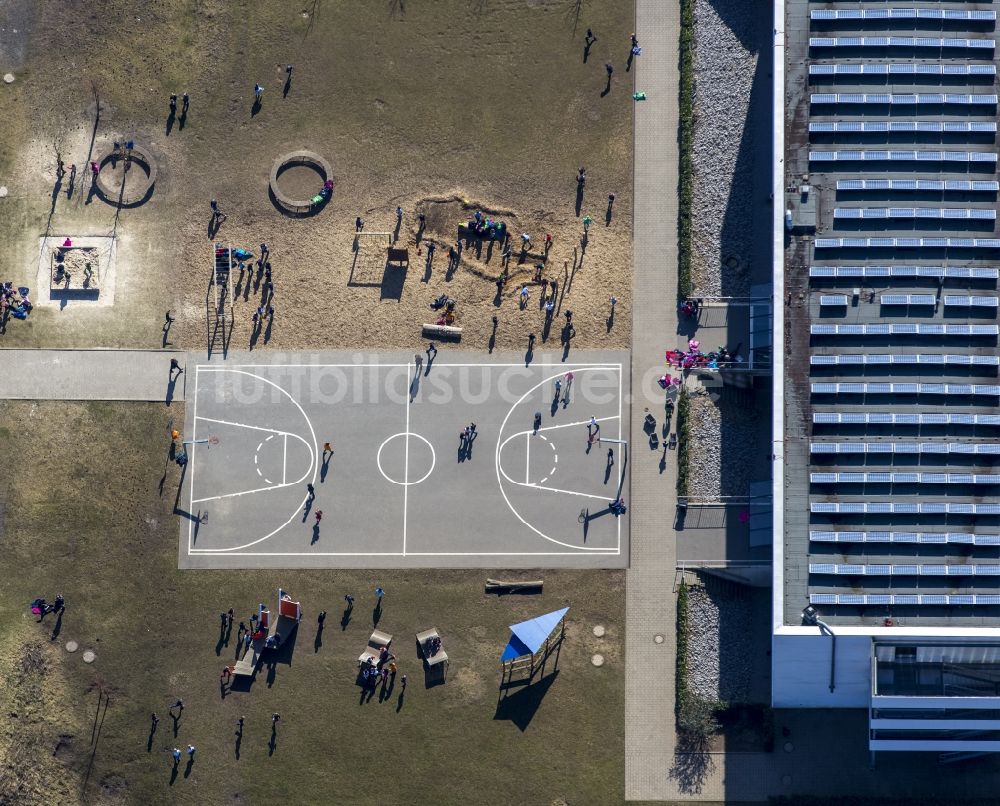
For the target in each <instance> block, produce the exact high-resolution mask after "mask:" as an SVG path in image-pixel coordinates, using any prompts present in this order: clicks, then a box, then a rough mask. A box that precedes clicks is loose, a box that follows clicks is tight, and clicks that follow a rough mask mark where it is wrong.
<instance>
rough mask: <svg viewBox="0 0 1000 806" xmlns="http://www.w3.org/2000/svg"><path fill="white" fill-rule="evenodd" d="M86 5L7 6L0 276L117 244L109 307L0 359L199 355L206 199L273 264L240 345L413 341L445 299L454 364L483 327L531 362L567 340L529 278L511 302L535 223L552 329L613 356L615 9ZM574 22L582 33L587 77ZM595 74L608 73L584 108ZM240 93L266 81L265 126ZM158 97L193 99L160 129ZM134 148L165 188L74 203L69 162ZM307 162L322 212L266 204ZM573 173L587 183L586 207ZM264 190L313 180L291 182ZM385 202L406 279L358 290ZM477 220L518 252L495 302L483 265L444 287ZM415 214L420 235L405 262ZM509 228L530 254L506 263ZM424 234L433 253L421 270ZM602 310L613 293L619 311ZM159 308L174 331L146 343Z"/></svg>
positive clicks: (80, 311) (616, 329) (25, 338)
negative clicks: (480, 215) (268, 309)
mask: <svg viewBox="0 0 1000 806" xmlns="http://www.w3.org/2000/svg"><path fill="white" fill-rule="evenodd" d="M88 9H89V13H87V14H82V15H81V13H80V12H79V9H76V8H74V7H73V6H72V4H69V3H67V2H60V1H58V0H52V2H48V3H45V4H44V11H45V13H44V14H43V13H41V10H40V8H35V7H34V6H33V5H32V4H27V3H14V4H12V5H11V6H9V7H8V8H7V9H5V10H4V11H3V12H0V14H6V15H7V19H6V20H4V22H5V24H6V25H7V26H8V27H9V28H10V29H14V28H16V29H17V30H18V34H16V35H12V40H11V44H10V46H9V47H7V48H6V49H5V50H4V51H2V59H3V60H4V63H2V64H0V67H3V68H4V69H5V70H6V69H10V70H12V71H13V72H14V74H15V76H16V77H17V80H16V81H15V83H13V84H11V85H2V87H0V115H2V117H3V119H4V121H5V133H4V136H3V137H2V142H0V184H4V185H6V186H7V187H8V188H9V191H10V194H9V195H8V196H7V197H6V198H4V199H2V200H0V205H2V214H0V237H2V238H3V240H4V242H5V243H6V244H8V246H7V247H6V248H5V250H4V252H3V254H2V255H0V275H2V276H3V278H4V279H8V278H9V279H13V280H15V281H16V283H15V284H25V285H29V286H30V285H32V284H33V283H34V281H35V273H34V267H35V266H36V265H37V254H38V248H39V237H40V236H42V235H45V234H48V235H53V236H55V235H58V236H74V237H83V236H88V235H90V236H93V235H102V236H107V235H114V236H115V238H116V239H117V249H118V283H117V287H116V290H115V298H114V304H113V305H112V306H110V307H105V306H103V305H102V306H94V305H88V304H87V303H86V302H85V301H82V302H74V301H71V302H69V303H67V304H66V305H64V306H60V307H53V308H51V309H45V310H37V311H36V312H35V313H34V314H33V315H32V316H31V318H30V319H29V320H28V321H27V322H17V323H13V324H12V325H11V326H9V327H8V328H7V332H6V333H5V334H4V343H5V344H6V345H8V346H15V345H67V346H69V345H101V346H117V345H127V346H146V347H155V346H160V345H161V344H162V343H164V342H169V343H170V344H172V345H175V346H178V347H183V348H186V349H191V350H203V349H205V348H206V345H207V332H208V331H207V327H206V325H207V310H206V301H207V299H208V281H209V277H210V274H211V266H212V262H211V255H212V240H211V239H210V238H209V236H208V225H209V219H210V211H209V200H210V199H212V198H216V199H218V200H219V204H220V206H221V208H222V209H223V210H224V211H225V212H226V213H227V216H228V217H227V219H226V220H225V222H224V223H223V224H222V226H221V229H220V231H219V233H218V236H217V239H218V240H219V241H222V242H225V243H227V244H231V245H233V246H242V247H246V248H248V249H252V250H254V251H255V252H256V251H257V249H258V246H259V244H260V242H262V241H266V242H267V243H268V245H269V246H270V249H271V264H272V272H273V274H272V276H273V284H274V302H273V307H274V309H275V313H274V321H273V323H272V326H271V327H270V328H269V329H268V332H267V334H266V339H265V338H260V339H259V340H258V342H257V343H256V344H255V345H254V346H255V349H302V348H320V347H323V348H331V347H338V348H368V349H381V348H391V347H407V348H409V347H413V346H416V345H417V344H419V343H420V325H421V324H422V323H424V322H427V321H434V319H433V318H432V312H431V311H430V310H429V307H428V306H429V303H430V302H431V301H433V300H434V299H436V298H437V297H439V296H440V295H442V294H447V295H448V296H449V297H451V298H452V299H454V300H456V301H457V308H456V310H457V324H458V325H460V326H461V327H462V328H463V330H464V333H463V339H462V344H463V346H465V347H468V348H469V349H477V350H482V349H484V348H486V347H487V345H488V342H489V340H490V336H491V333H492V332H493V326H492V318H493V317H494V316H496V317H498V326H497V330H496V336H495V342H494V346H495V348H496V349H524V345H525V343H526V340H527V336H528V334H529V333H530V332H535V333H536V335H537V336H538V337H539V339H540V342H539V344H538V345H536V349H539V348H541V349H545V348H547V347H551V348H552V349H560V344H559V338H558V336H559V330H560V329H559V328H558V327H555V328H553V329H552V334H551V335H549V334H545V335H546V336H547V339H544V340H543V333H542V328H543V322H544V311H543V310H542V307H541V301H542V300H541V295H540V288H539V287H535V286H532V287H531V296H530V298H529V301H528V304H527V305H526V306H525V308H524V310H520V309H519V304H518V291H519V290H520V286H521V284H522V283H523V282H525V281H529V282H530V280H531V279H532V277H533V276H534V273H535V264H536V263H537V262H539V259H540V257H539V256H540V255H541V254H542V251H543V250H542V242H543V237H544V235H545V234H546V233H550V234H551V235H552V236H553V245H552V248H551V251H550V253H549V255H548V259H547V260H546V261H545V263H546V270H545V277H546V278H547V279H551V280H556V281H557V282H558V284H559V291H558V297H557V299H556V302H557V311H556V316H557V317H560V315H561V314H562V313H564V312H565V311H566V310H567V309H569V310H572V311H573V315H574V325H575V327H576V337H575V340H574V342H573V346H574V347H588V348H602V349H607V348H615V347H622V346H627V345H628V343H629V335H630V334H629V328H630V305H629V302H630V293H631V291H630V287H631V279H630V270H631V130H632V113H633V109H632V105H633V101H632V100H631V97H630V95H631V92H632V81H631V75H630V74H629V73H627V72H626V71H625V66H624V62H625V56H626V54H627V52H628V44H629V33H630V30H631V29H630V26H631V7H630V6H629V7H625V6H624V5H622V4H620V3H610V4H592V5H589V6H583V5H582V4H580V3H575V2H570V0H560V1H559V2H556V0H534V2H525V3H516V4H502V3H492V2H478V3H473V2H467V1H465V0H445V1H443V2H436V3H433V4H429V5H426V4H425V5H421V6H416V5H413V4H411V3H403V2H390V3H381V2H380V3H376V4H374V5H372V4H371V3H367V2H360V1H358V0H351V1H349V2H340V3H336V4H334V3H330V2H324V1H323V0H315V2H308V3H303V4H298V5H290V4H287V3H280V2H270V3H264V4H255V5H254V6H253V7H252V8H242V7H241V8H237V7H234V6H231V5H229V4H224V3H217V2H200V3H194V4H192V3H187V2H171V3H165V4H156V5H151V6H148V7H147V6H143V7H141V8H139V7H135V6H134V5H133V4H131V3H125V2H119V1H117V0H105V1H104V2H101V3H98V4H96V5H94V6H91V7H88ZM588 26H589V27H592V28H593V29H594V31H595V32H596V33H597V36H598V40H597V42H596V43H595V44H594V45H593V47H591V49H590V52H589V58H588V60H587V61H586V63H585V62H584V60H583V52H584V46H583V37H584V33H585V31H586V29H587V27H588ZM608 61H611V62H613V63H614V64H615V65H616V66H617V69H616V72H615V75H614V77H613V82H612V86H611V91H610V92H608V93H606V94H602V93H603V90H604V89H605V78H606V76H605V70H604V65H605V62H608ZM289 63H291V64H293V65H294V67H295V69H294V73H293V76H292V80H291V82H290V85H289V86H288V91H287V94H286V93H285V92H284V85H285V80H286V75H287V74H286V70H285V67H286V65H287V64H289ZM67 76H69V78H67ZM255 81H257V82H260V84H261V85H262V86H263V87H264V93H263V99H262V104H261V106H260V108H259V109H258V110H254V109H252V104H253V85H254V82H255ZM171 92H176V93H178V94H180V93H183V92H188V93H189V94H190V98H191V106H190V110H189V113H188V115H187V117H186V118H185V119H184V120H183V125H181V120H180V119H178V118H175V119H173V120H168V111H169V110H168V98H169V95H170V93H171ZM129 138H133V139H134V140H135V141H136V142H137V143H140V144H142V146H143V148H145V149H147V150H148V151H149V152H150V153H151V154H152V155H153V156H154V157H155V158H156V160H157V167H158V178H157V182H156V186H155V188H154V192H153V193H152V196H151V197H150V198H149V200H148V201H147V202H146V203H145V204H142V205H140V206H138V207H135V208H127V209H122V210H121V211H117V210H116V209H115V208H114V207H112V206H111V205H109V204H107V203H105V202H104V201H102V200H101V199H100V198H99V197H97V196H96V195H93V194H91V193H90V185H91V178H90V175H89V170H88V169H87V167H86V166H87V165H88V163H89V161H90V160H91V159H100V158H101V157H102V156H103V155H104V154H106V153H107V152H108V150H109V149H110V148H111V144H112V143H113V142H115V141H120V140H123V139H129ZM299 149H309V150H312V151H315V152H316V153H318V154H321V155H322V156H323V157H324V158H325V159H326V160H327V161H328V162H329V164H330V165H331V167H332V172H333V175H332V177H331V178H332V179H333V181H334V191H333V196H332V199H331V201H330V203H329V204H328V205H327V206H326V207H325V209H323V210H322V212H320V213H319V214H318V215H316V216H314V217H311V218H302V219H294V218H289V217H287V216H285V215H283V214H282V213H281V212H279V211H278V210H277V209H276V208H275V206H274V205H273V204H272V202H271V200H270V199H269V197H268V175H269V173H270V169H271V165H272V163H273V162H274V160H275V159H276V158H277V157H278V156H280V155H281V154H283V153H287V152H289V151H294V150H299ZM57 152H58V153H59V154H60V155H61V157H62V159H63V160H64V161H65V163H66V165H67V166H69V165H71V164H76V165H77V166H78V175H77V178H76V182H75V183H74V186H73V187H72V188H71V187H69V185H68V183H67V181H66V179H64V180H63V181H62V182H61V183H58V184H56V177H55V166H56V153H57ZM580 166H585V167H586V169H587V183H586V187H585V190H584V194H583V196H582V199H581V202H580V205H579V214H578V213H577V209H576V208H577V192H576V191H577V183H576V173H577V169H578V168H579V167H580ZM306 173H307V172H306ZM282 180H283V181H287V182H288V189H291V190H299V189H303V190H309V181H310V180H309V178H308V176H303V171H302V170H298V169H296V170H293V171H292V172H289V173H288V174H286V175H285V176H283V177H282ZM316 184H317V187H316V189H317V190H318V187H319V185H320V183H319V182H317V183H316ZM309 192H310V193H311V192H314V191H311V190H310V191H309ZM611 193H614V194H615V196H616V199H615V203H614V208H613V211H612V216H611V217H610V219H609V220H606V217H605V212H606V208H607V198H608V195H609V194H611ZM397 205H398V206H400V207H401V208H402V209H403V213H404V215H403V220H402V223H401V227H400V234H399V245H400V246H406V247H408V248H409V250H410V266H409V269H408V270H401V269H393V270H389V271H387V272H385V273H384V276H379V274H380V272H379V270H380V269H381V266H379V265H378V264H377V263H376V264H375V265H374V271H373V268H372V264H366V268H365V271H366V276H362V277H360V278H359V277H353V278H352V269H354V270H355V271H357V269H358V266H357V265H356V263H355V260H354V258H355V252H354V244H355V237H354V220H355V217H356V216H359V215H360V216H362V217H363V218H364V219H365V222H366V229H367V230H369V231H370V230H386V231H392V230H393V229H394V225H395V209H396V206H397ZM477 207H478V208H481V209H482V210H484V211H485V212H487V213H488V214H489V215H491V216H493V217H495V218H497V219H500V220H503V221H505V222H506V223H507V224H508V227H509V229H510V231H511V232H512V233H513V234H514V236H515V249H514V258H513V260H512V261H511V264H510V271H509V281H508V284H507V286H506V288H505V290H504V293H503V295H502V297H500V298H499V299H498V298H496V292H497V289H496V285H495V280H496V277H497V275H498V273H499V272H500V254H499V249H494V250H488V249H486V248H485V247H484V248H483V249H482V251H481V253H479V252H478V251H477V250H475V249H466V250H464V251H463V254H462V258H461V261H460V264H459V266H458V267H457V269H456V270H454V271H453V272H451V273H446V264H447V247H448V246H449V245H451V244H453V243H454V241H455V237H456V234H457V224H458V222H459V221H461V220H463V219H465V218H467V217H468V216H469V215H470V214H471V212H472V211H473V210H474V209H475V208H477ZM420 214H423V215H425V216H426V221H427V225H426V230H425V232H424V233H423V239H422V240H423V243H422V244H420V246H419V249H420V252H419V253H418V244H417V240H416V234H417V221H418V216H419V215H420ZM588 215H589V216H590V217H592V218H593V226H592V227H591V230H590V237H589V243H588V247H587V250H586V254H585V255H583V254H582V253H581V250H580V237H581V235H582V232H583V227H582V219H583V217H584V216H588ZM521 232H528V233H530V234H531V235H532V242H533V244H532V248H531V250H529V254H527V255H525V256H524V258H523V260H519V259H518V252H519V250H518V246H519V244H518V243H517V241H518V236H519V235H520V233H521ZM431 240H433V241H434V242H435V243H436V244H437V245H438V247H439V248H438V249H437V250H436V254H435V256H434V260H433V262H432V263H431V264H430V265H429V266H427V265H426V263H425V258H426V244H427V242H428V241H431ZM574 268H575V270H574ZM373 274H374V276H372V275H373ZM260 280H261V278H260V276H259V275H255V276H254V278H253V280H252V281H250V282H246V281H245V282H244V283H242V284H241V286H240V296H239V297H238V298H237V299H236V301H235V303H234V308H233V311H232V314H233V316H232V322H233V329H232V334H231V336H230V348H231V349H240V350H245V349H247V348H248V346H249V343H250V338H251V333H252V329H253V323H252V316H253V312H254V311H255V310H256V307H257V305H258V304H259V298H260V292H261V285H260V284H259V283H260ZM611 295H614V296H616V297H617V298H618V300H619V304H618V308H617V317H616V318H615V319H614V320H613V321H609V319H608V314H609V297H610V296H611ZM168 309H169V310H171V311H172V313H173V315H174V317H175V318H176V321H175V322H174V324H173V326H172V327H171V329H170V330H169V332H168V333H166V334H164V332H163V322H164V314H165V312H166V311H167V310H168ZM557 321H559V320H558V319H557Z"/></svg>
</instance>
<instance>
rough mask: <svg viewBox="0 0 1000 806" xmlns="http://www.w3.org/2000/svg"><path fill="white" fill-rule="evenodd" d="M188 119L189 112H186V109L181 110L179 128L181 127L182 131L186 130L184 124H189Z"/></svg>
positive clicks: (178, 121)
mask: <svg viewBox="0 0 1000 806" xmlns="http://www.w3.org/2000/svg"><path fill="white" fill-rule="evenodd" d="M187 120H188V113H187V112H185V111H184V110H181V116H180V118H178V120H177V128H178V129H180V130H181V131H184V126H185V125H187Z"/></svg>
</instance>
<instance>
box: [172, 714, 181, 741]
mask: <svg viewBox="0 0 1000 806" xmlns="http://www.w3.org/2000/svg"><path fill="white" fill-rule="evenodd" d="M170 718H171V719H172V720H174V738H175V739H176V738H177V731H178V729H179V728H180V721H181V718H180V717H179V716H177V715H176V714H171V715H170Z"/></svg>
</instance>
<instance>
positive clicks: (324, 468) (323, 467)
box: [319, 454, 333, 484]
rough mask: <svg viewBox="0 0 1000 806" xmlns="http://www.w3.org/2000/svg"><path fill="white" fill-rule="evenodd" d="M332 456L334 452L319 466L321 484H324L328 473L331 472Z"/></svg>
mask: <svg viewBox="0 0 1000 806" xmlns="http://www.w3.org/2000/svg"><path fill="white" fill-rule="evenodd" d="M331 456H333V454H330V456H327V457H325V458H324V459H323V464H322V465H320V468H319V483H320V484H322V483H323V482H324V481H326V474H327V473H329V472H330V457H331Z"/></svg>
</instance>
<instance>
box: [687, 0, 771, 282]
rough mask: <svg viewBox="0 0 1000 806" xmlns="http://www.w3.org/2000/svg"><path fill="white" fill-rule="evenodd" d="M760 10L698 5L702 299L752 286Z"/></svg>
mask: <svg viewBox="0 0 1000 806" xmlns="http://www.w3.org/2000/svg"><path fill="white" fill-rule="evenodd" d="M756 12H757V9H756V6H755V4H752V3H748V2H747V0H697V1H696V3H695V29H696V30H695V40H696V46H695V60H694V62H695V97H694V105H695V128H694V140H693V142H692V154H691V156H692V164H693V167H694V195H693V200H692V210H691V213H692V216H691V217H692V241H693V243H692V258H693V259H692V267H691V272H692V282H693V285H694V290H695V292H696V293H697V294H700V295H704V296H721V295H727V296H739V295H745V294H747V293H749V288H750V285H749V276H748V274H747V272H746V262H747V259H748V258H749V255H750V251H751V249H750V245H751V238H752V232H751V215H750V210H751V205H752V204H753V199H752V193H751V189H752V187H753V183H752V178H753V177H752V163H751V160H750V159H749V158H748V156H747V155H748V154H749V153H750V149H751V148H752V146H751V143H750V142H749V138H750V137H751V134H752V130H751V129H747V128H746V118H747V111H748V109H749V107H750V91H751V88H752V86H753V79H754V73H755V71H756V67H757V53H756V52H755V51H751V50H748V49H747V47H746V45H745V44H744V42H753V41H754V37H755V36H756V35H757V31H758V30H759V29H760V27H761V26H760V24H759V22H758V21H757V20H756V19H755V17H754V14H755V13H756ZM741 39H742V41H741ZM741 150H742V151H743V152H744V159H743V160H742V162H740V161H739V155H740V151H741ZM732 257H735V258H736V261H734V260H731V258H732ZM737 261H738V262H737Z"/></svg>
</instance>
